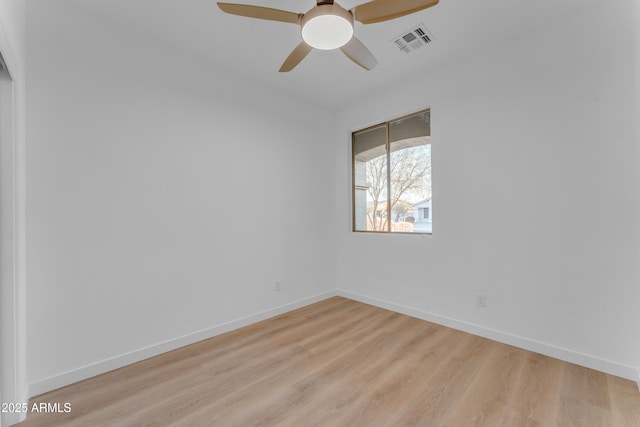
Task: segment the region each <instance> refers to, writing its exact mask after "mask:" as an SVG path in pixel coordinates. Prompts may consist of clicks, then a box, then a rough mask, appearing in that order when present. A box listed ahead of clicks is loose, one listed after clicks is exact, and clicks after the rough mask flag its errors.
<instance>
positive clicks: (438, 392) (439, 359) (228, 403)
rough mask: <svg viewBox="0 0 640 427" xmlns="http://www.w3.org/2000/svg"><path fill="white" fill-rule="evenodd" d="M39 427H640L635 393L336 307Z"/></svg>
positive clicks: (477, 343) (104, 389)
mask: <svg viewBox="0 0 640 427" xmlns="http://www.w3.org/2000/svg"><path fill="white" fill-rule="evenodd" d="M53 402H58V403H59V404H60V405H63V404H64V403H66V402H70V403H71V405H72V411H71V412H70V413H57V414H51V413H31V414H29V415H28V417H27V420H26V421H25V422H23V423H21V424H20V426H21V427H30V426H47V427H52V426H78V427H80V426H83V427H84V426H92V427H93V426H96V427H99V426H109V427H112V426H136V427H143V426H175V427H179V426H180V427H186V426H203V425H206V426H224V427H229V426H242V427H248V426H293V427H299V426H305V427H307V426H331V427H341V426H345V427H347V426H348V427H357V426H363V427H378V426H390V427H391V426H392V427H404V426H426V427H428V426H434V427H435V426H451V427H460V426H473V427H476V426H492V427H494V426H497V427H501V426H505V427H520V426H553V427H556V426H557V427H565V426H589V427H591V426H613V427H640V393H639V392H638V390H637V388H636V386H635V384H634V383H633V382H631V381H628V380H623V379H621V378H616V377H612V376H610V375H606V374H603V373H600V372H597V371H593V370H590V369H587V368H582V367H579V366H576V365H572V364H569V363H566V362H563V361H560V360H557V359H553V358H549V357H546V356H542V355H539V354H535V353H531V352H528V351H525V350H521V349H518V348H515V347H511V346H508V345H505V344H501V343H497V342H494V341H490V340H487V339H484V338H480V337H477V336H473V335H470V334H466V333H463V332H460V331H456V330H453V329H449V328H446V327H443V326H439V325H435V324H432V323H429V322H425V321H422V320H418V319H415V318H411V317H408V316H404V315H401V314H398V313H394V312H390V311H387V310H383V309H380V308H377V307H373V306H370V305H366V304H362V303H358V302H355V301H351V300H348V299H345V298H340V297H335V298H330V299H327V300H324V301H321V302H319V303H317V304H312V305H310V306H307V307H303V308H301V309H298V310H294V311H291V312H289V313H285V314H282V315H280V316H276V317H274V318H271V319H268V320H266V321H263V322H259V323H256V324H253V325H250V326H248V327H245V328H241V329H238V330H236V331H232V332H229V333H226V334H223V335H220V336H217V337H215V338H212V339H209V340H205V341H202V342H200V343H196V344H194V345H190V346H187V347H184V348H180V349H177V350H174V351H171V352H169V353H166V354H163V355H160V356H156V357H153V358H150V359H147V360H144V361H142V362H139V363H135V364H132V365H130V366H126V367H124V368H121V369H118V370H115V371H112V372H109V373H106V374H104V375H100V376H97V377H95V378H91V379H88V380H85V381H82V382H79V383H77V384H73V385H71V386H68V387H64V388H62V389H59V390H55V391H52V392H50V393H46V394H43V395H41V396H38V397H36V398H34V399H32V401H31V402H30V405H32V404H34V403H35V404H39V403H53Z"/></svg>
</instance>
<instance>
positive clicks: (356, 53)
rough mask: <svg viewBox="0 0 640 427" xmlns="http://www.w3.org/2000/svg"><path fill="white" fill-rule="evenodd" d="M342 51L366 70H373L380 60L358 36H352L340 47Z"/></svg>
mask: <svg viewBox="0 0 640 427" xmlns="http://www.w3.org/2000/svg"><path fill="white" fill-rule="evenodd" d="M340 50H341V51H342V53H344V54H345V55H347V58H349V59H350V60H352V61H353V62H355V63H356V64H358V65H359V66H361V67H362V68H364V69H365V70H371V69H373V68H375V66H376V65H378V61H377V60H376V58H375V57H374V56H373V54H372V53H371V52H370V51H369V49H367V47H366V46H365V45H364V44H363V43H362V42H361V41H360V40H358V38H357V37H356V36H353V37H351V40H349V42H348V43H347V44H345V45H344V46H342V47H341V48H340Z"/></svg>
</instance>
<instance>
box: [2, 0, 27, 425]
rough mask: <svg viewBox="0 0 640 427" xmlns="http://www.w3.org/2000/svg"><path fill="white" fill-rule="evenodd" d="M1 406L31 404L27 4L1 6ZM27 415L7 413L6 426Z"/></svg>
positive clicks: (11, 1) (14, 0)
mask: <svg viewBox="0 0 640 427" xmlns="http://www.w3.org/2000/svg"><path fill="white" fill-rule="evenodd" d="M0 52H2V55H3V58H4V60H5V63H6V65H7V68H8V70H9V72H8V73H6V72H1V73H0V74H1V75H0V162H1V165H0V191H1V194H0V235H1V237H2V243H1V247H0V248H1V249H0V254H1V258H0V350H1V351H0V401H2V402H26V399H27V393H28V392H27V380H26V365H25V362H26V314H25V313H26V309H25V307H26V297H25V289H26V288H25V277H24V273H25V264H24V258H25V257H24V253H25V228H24V227H25V226H24V219H25V199H24V197H25V187H24V135H25V102H24V101H25V76H24V68H25V4H24V2H23V1H21V0H0ZM20 418H21V414H17V413H8V412H4V411H3V412H2V414H0V426H1V425H9V424H11V423H15V422H17V421H19V419H20Z"/></svg>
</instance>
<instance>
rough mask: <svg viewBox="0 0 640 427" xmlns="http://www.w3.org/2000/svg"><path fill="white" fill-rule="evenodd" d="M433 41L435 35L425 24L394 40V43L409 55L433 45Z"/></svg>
mask: <svg viewBox="0 0 640 427" xmlns="http://www.w3.org/2000/svg"><path fill="white" fill-rule="evenodd" d="M432 40H433V34H431V32H429V30H427V27H425V26H424V24H420V25H418V26H417V27H415V28H413V29H411V30H409V31H405V32H404V33H402V34H401V35H399V36H398V37H396V38H394V39H393V43H395V45H396V46H398V49H400V50H401V51H403V52H405V53H409V52H412V51H414V50H416V49H420V48H421V47H422V46H424V45H426V44H428V43H431V41H432Z"/></svg>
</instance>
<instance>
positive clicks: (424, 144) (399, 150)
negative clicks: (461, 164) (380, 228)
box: [389, 111, 433, 233]
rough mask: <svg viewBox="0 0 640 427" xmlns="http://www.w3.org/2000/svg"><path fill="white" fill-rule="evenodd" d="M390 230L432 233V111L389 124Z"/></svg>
mask: <svg viewBox="0 0 640 427" xmlns="http://www.w3.org/2000/svg"><path fill="white" fill-rule="evenodd" d="M389 151H390V153H389V167H390V173H389V175H390V189H391V193H390V194H391V196H390V197H389V200H390V203H391V222H390V224H391V232H404V233H407V232H409V233H412V232H417V233H431V231H432V222H431V221H432V211H433V208H432V206H431V122H430V114H429V111H425V112H422V113H418V114H416V115H413V116H409V117H405V118H402V119H399V120H396V121H393V122H390V123H389Z"/></svg>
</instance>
